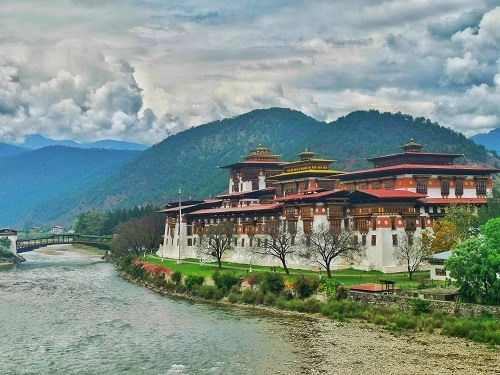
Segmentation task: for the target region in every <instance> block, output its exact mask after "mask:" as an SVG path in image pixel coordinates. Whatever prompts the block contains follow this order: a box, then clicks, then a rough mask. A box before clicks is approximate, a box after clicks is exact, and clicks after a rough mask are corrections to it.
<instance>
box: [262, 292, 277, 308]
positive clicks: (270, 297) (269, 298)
mask: <svg viewBox="0 0 500 375" xmlns="http://www.w3.org/2000/svg"><path fill="white" fill-rule="evenodd" d="M277 298H278V297H277V296H276V294H274V293H267V294H266V295H265V296H264V301H263V303H264V305H267V306H273V305H274V304H275V303H276V299H277Z"/></svg>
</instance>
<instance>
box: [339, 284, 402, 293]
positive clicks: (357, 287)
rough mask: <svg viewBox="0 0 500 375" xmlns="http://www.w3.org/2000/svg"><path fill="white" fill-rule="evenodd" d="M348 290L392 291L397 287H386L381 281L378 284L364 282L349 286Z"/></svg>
mask: <svg viewBox="0 0 500 375" xmlns="http://www.w3.org/2000/svg"><path fill="white" fill-rule="evenodd" d="M349 289H350V290H355V291H358V292H370V293H381V292H392V291H394V290H399V288H392V287H389V288H387V287H386V286H385V284H383V283H382V282H381V283H380V284H375V283H365V284H358V285H353V286H351V287H350V288H349Z"/></svg>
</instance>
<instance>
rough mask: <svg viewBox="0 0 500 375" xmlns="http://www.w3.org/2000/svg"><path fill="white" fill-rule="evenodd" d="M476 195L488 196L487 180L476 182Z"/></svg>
mask: <svg viewBox="0 0 500 375" xmlns="http://www.w3.org/2000/svg"><path fill="white" fill-rule="evenodd" d="M476 194H477V195H486V180H477V181H476Z"/></svg>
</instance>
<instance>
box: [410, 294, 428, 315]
mask: <svg viewBox="0 0 500 375" xmlns="http://www.w3.org/2000/svg"><path fill="white" fill-rule="evenodd" d="M408 305H409V306H410V308H411V312H412V313H413V315H421V314H427V313H429V312H430V311H431V304H430V302H429V301H426V300H423V299H419V298H412V299H411V300H409V301H408Z"/></svg>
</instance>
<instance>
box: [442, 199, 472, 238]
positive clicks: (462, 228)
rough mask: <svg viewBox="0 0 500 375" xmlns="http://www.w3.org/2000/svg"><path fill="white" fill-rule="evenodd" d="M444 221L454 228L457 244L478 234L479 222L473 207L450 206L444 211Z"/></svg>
mask: <svg viewBox="0 0 500 375" xmlns="http://www.w3.org/2000/svg"><path fill="white" fill-rule="evenodd" d="M445 219H446V220H447V221H449V222H451V223H453V225H454V226H455V231H456V235H457V238H458V241H459V242H461V241H464V240H466V239H467V238H469V237H470V236H471V235H476V234H478V233H479V221H478V216H477V212H476V207H475V206H472V205H468V204H466V205H463V204H462V205H458V204H450V205H449V206H448V208H447V209H446V215H445Z"/></svg>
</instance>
